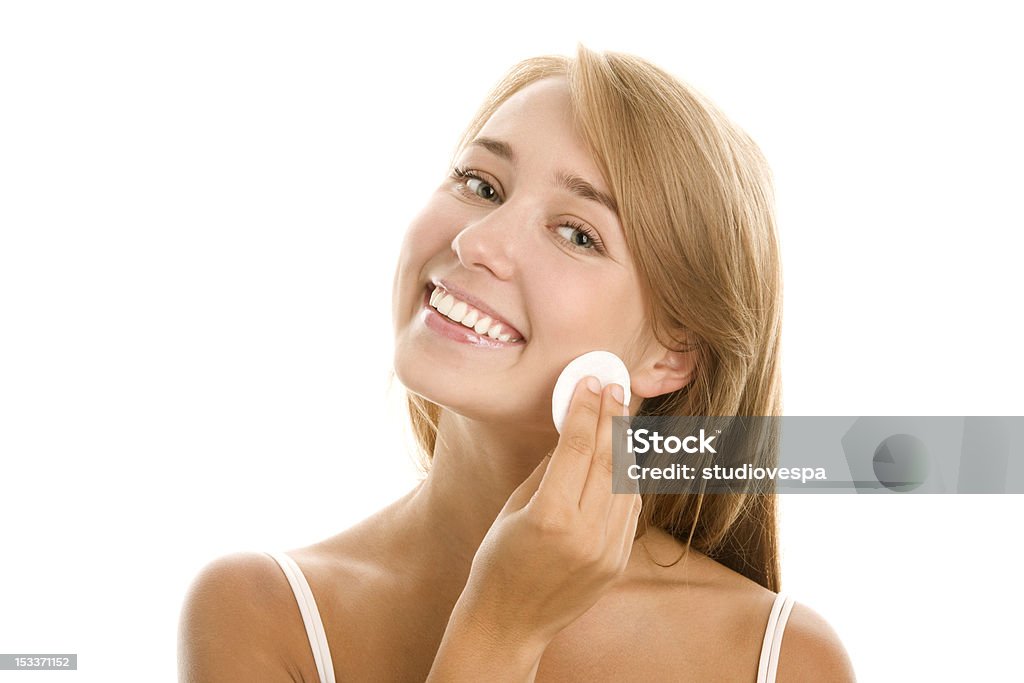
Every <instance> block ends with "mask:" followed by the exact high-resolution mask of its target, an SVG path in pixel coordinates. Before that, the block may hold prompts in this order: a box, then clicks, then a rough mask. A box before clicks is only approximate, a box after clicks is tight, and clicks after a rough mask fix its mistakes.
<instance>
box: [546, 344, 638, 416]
mask: <svg viewBox="0 0 1024 683" xmlns="http://www.w3.org/2000/svg"><path fill="white" fill-rule="evenodd" d="M588 375H593V376H594V377H597V378H598V379H599V380H600V381H601V387H602V388H603V387H606V386H608V385H609V384H619V385H621V386H622V389H623V394H624V395H625V398H626V400H625V403H626V405H627V406H628V405H629V370H627V369H626V364H625V363H623V362H622V359H621V358H619V357H618V356H616V355H615V354H614V353H612V352H611V351H591V352H590V353H585V354H583V355H582V356H578V357H577V358H574V359H573V360H572V362H570V363H569V364H568V365H566V366H565V369H564V370H562V374H560V375H559V376H558V381H557V382H555V390H554V392H553V393H552V394H551V417H552V419H553V420H554V421H555V429H557V430H558V433H559V434H561V433H562V423H563V422H565V416H566V415H567V414H568V413H569V401H571V400H572V394H573V392H574V391H575V390H576V385H577V384H579V382H580V380H581V379H583V378H584V377H586V376H588Z"/></svg>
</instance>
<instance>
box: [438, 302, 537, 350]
mask: <svg viewBox="0 0 1024 683" xmlns="http://www.w3.org/2000/svg"><path fill="white" fill-rule="evenodd" d="M432 291H433V290H432V289H430V288H429V287H428V288H427V289H426V293H425V294H424V295H423V309H422V311H421V313H420V316H421V319H422V320H423V324H424V325H426V326H427V327H429V328H430V329H432V330H434V331H435V332H437V333H438V334H440V335H442V336H444V337H448V338H449V339H451V340H452V341H457V342H459V343H461V344H468V345H470V346H476V347H479V348H486V349H514V348H515V347H517V346H523V344H525V343H526V342H525V341H520V342H515V343H509V342H503V341H498V340H497V339H492V338H491V337H488V336H487V335H486V334H484V335H480V334H477V333H476V332H474V331H473V328H472V327H466V326H465V325H463V324H462V323H457V322H455V321H453V320H451V319H449V318H448V317H447V316H444V315H441V314H440V313H438V312H437V309H435V308H434V307H433V306H431V305H430V294H431V292H432Z"/></svg>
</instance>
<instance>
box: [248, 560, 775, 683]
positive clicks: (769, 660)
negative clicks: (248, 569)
mask: <svg viewBox="0 0 1024 683" xmlns="http://www.w3.org/2000/svg"><path fill="white" fill-rule="evenodd" d="M267 555H270V556H271V557H272V558H274V559H275V560H277V563H278V564H279V565H281V569H282V570H283V571H284V575H285V576H286V577H288V583H289V584H291V587H292V592H293V593H295V601H296V602H298V603H299V612H300V613H301V614H302V623H303V624H305V625H306V636H307V637H308V638H309V646H310V648H312V650H313V661H314V662H316V670H317V673H318V674H319V676H320V683H335V680H334V664H333V663H332V662H331V650H330V648H329V647H328V645H327V636H326V635H325V634H324V624H323V621H321V619H320V610H318V609H317V606H316V600H314V599H313V592H312V591H311V590H310V589H309V583H308V582H307V581H306V577H305V576H303V574H302V570H301V569H299V565H298V564H296V563H295V560H293V559H292V558H291V557H289V556H288V555H286V554H285V553H283V552H268V553H267ZM792 609H793V598H791V597H789V595H787V594H786V593H785V592H782V593H779V594H778V595H776V596H775V602H774V603H773V604H772V611H771V614H769V616H768V626H767V627H766V628H765V631H764V640H763V641H762V643H761V659H760V661H759V663H758V666H757V683H775V671H776V669H778V666H779V650H780V649H781V647H782V634H783V632H784V631H785V629H786V622H787V621H788V620H789V613H790V612H791V611H792Z"/></svg>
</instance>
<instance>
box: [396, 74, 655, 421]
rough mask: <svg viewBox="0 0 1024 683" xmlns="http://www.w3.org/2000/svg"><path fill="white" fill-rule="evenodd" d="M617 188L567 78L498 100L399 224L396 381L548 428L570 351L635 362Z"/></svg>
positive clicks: (635, 324)
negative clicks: (574, 108)
mask: <svg viewBox="0 0 1024 683" xmlns="http://www.w3.org/2000/svg"><path fill="white" fill-rule="evenodd" d="M609 194H610V193H609V192H608V188H607V186H606V185H605V183H604V181H603V179H602V177H601V174H600V172H599V170H598V167H597V165H596V164H595V162H594V160H593V159H592V158H591V156H590V154H589V152H588V151H587V149H586V148H585V146H584V143H583V140H582V138H581V137H580V135H579V133H578V132H577V130H576V129H575V127H574V125H573V121H572V115H571V110H570V103H569V91H568V86H567V84H566V81H565V80H564V78H561V77H557V78H547V79H544V80H541V81H538V82H535V83H533V84H531V85H530V86H527V87H526V88H524V89H523V90H521V91H519V92H518V93H516V94H515V95H513V96H512V97H511V98H509V99H508V100H507V101H506V102H505V103H504V104H503V105H501V107H500V108H499V109H498V110H497V111H496V112H495V113H494V115H493V116H492V117H491V118H490V119H489V120H488V121H487V123H486V125H485V126H484V127H483V129H482V130H481V131H480V133H479V134H478V135H477V137H476V139H475V141H474V143H473V144H470V145H468V146H467V148H466V149H465V150H463V152H462V154H461V156H460V157H459V159H458V161H457V162H456V169H455V170H454V171H453V173H452V175H451V176H450V177H448V178H446V179H445V180H444V182H443V183H441V185H440V186H439V187H438V188H437V190H436V191H435V192H434V193H433V195H432V196H431V197H430V199H429V201H428V202H427V205H426V206H425V207H423V210H422V211H421V212H420V213H419V214H418V215H417V216H416V217H415V218H414V219H413V221H412V224H411V225H410V226H409V229H408V232H407V233H406V235H405V239H404V242H403V244H402V250H401V254H400V257H399V261H398V267H397V270H396V272H395V281H394V292H393V297H394V298H393V301H394V305H393V315H394V326H395V359H394V363H395V373H396V375H397V376H398V378H399V380H400V381H401V382H402V384H403V385H405V386H406V387H407V388H408V389H409V390H411V391H413V392H415V393H417V394H420V395H421V396H424V397H426V398H428V399H430V400H431V401H433V402H435V403H438V404H440V405H442V406H445V407H446V408H448V409H450V410H453V411H455V412H456V413H459V414H462V415H464V416H467V417H471V418H474V419H479V420H484V421H497V422H503V423H515V424H518V425H520V426H521V427H523V428H526V429H531V430H534V429H535V430H544V429H550V430H551V432H552V433H554V425H553V424H552V421H551V392H552V390H553V388H554V384H555V380H556V379H557V378H558V375H559V373H560V372H561V371H562V369H563V368H564V367H565V366H566V364H568V363H569V361H571V360H572V359H573V358H575V357H576V356H578V355H580V354H583V353H586V352H587V351H593V350H596V349H604V350H608V351H612V352H613V353H616V354H618V355H619V356H620V357H622V358H623V360H624V361H625V362H626V365H627V367H630V363H631V358H630V354H631V352H632V351H633V349H634V346H635V344H636V343H637V341H638V339H639V338H640V336H641V335H642V330H645V329H646V321H645V316H644V308H643V302H642V299H641V291H640V285H639V281H638V279H637V277H636V273H635V271H634V268H633V263H632V260H631V258H630V254H629V252H628V251H627V249H626V242H625V239H624V236H623V231H622V226H621V225H620V224H619V220H618V217H617V215H616V213H615V211H614V210H613V208H611V207H609V206H606V202H605V201H602V200H601V197H602V196H603V197H604V198H607V197H608V196H609ZM607 201H610V200H607ZM436 286H440V287H441V288H442V291H440V292H438V294H437V297H441V295H442V294H444V293H445V292H448V293H450V295H451V299H450V300H447V301H446V299H448V297H447V296H445V297H444V298H441V299H440V301H435V304H437V305H439V306H440V309H441V310H442V311H447V315H443V314H442V313H440V312H439V311H438V310H437V309H435V308H434V307H433V306H431V304H430V298H431V294H432V292H433V291H434V289H435V287H436ZM458 302H462V303H461V304H460V303H458ZM449 306H454V308H451V309H450V310H449ZM474 311H476V313H475V315H474ZM450 316H454V317H455V318H457V319H460V320H462V321H463V322H455V321H453V320H451V319H450ZM465 316H469V317H468V318H466V317H465ZM489 321H490V324H489ZM495 324H501V325H502V327H501V329H495V328H494V325H495ZM517 338H518V339H520V340H519V341H516V339H517ZM503 339H506V340H507V341H501V340H503Z"/></svg>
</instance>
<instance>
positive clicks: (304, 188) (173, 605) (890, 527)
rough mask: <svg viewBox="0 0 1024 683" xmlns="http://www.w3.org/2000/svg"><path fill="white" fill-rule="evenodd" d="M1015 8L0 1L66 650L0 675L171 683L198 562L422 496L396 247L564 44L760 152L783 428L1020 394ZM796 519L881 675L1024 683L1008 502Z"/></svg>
mask: <svg viewBox="0 0 1024 683" xmlns="http://www.w3.org/2000/svg"><path fill="white" fill-rule="evenodd" d="M357 4H362V5H366V3H357ZM1004 6H1007V7H1009V6H1011V4H1010V3H980V4H979V3H972V6H971V9H969V10H966V9H963V10H961V9H952V8H950V7H947V6H946V5H945V4H938V3H921V4H920V5H912V4H908V3H892V2H886V3H879V4H877V5H869V4H867V3H857V4H856V5H854V4H850V5H848V6H846V7H845V8H842V9H840V8H836V7H834V6H833V5H831V4H826V3H807V4H806V5H803V6H797V5H785V6H781V5H775V6H766V4H765V3H758V4H751V5H749V6H745V5H737V4H735V3H700V4H699V5H697V4H694V5H687V4H684V3H666V4H664V5H655V4H653V3H644V2H636V1H632V2H628V3H616V4H612V5H608V6H605V7H600V6H596V5H594V4H593V3H589V2H588V3H576V4H573V5H570V4H564V5H561V4H557V3H551V2H544V3H538V4H532V3H527V2H515V3H471V2H463V3H437V6H436V7H409V8H402V7H401V6H400V5H396V4H394V3H390V4H384V5H382V6H381V7H380V8H379V9H369V8H368V7H365V6H364V7H360V8H359V9H356V10H353V9H343V8H342V3H317V4H311V3H295V2H290V3H284V2H280V3H270V2H245V3H242V2H238V3H228V2H211V1H209V0H207V1H204V2H182V1H178V2H173V3H171V2H164V3H155V2H149V3H140V2H122V3H114V2H90V3H83V2H64V3H58V2H43V1H39V0H37V1H34V2H14V1H9V2H5V3H3V4H2V6H0V460H2V464H0V524H2V532H3V536H2V542H0V553H2V558H0V573H2V576H0V652H9V653H17V652H76V653H78V655H79V666H80V670H79V671H78V672H76V673H70V672H62V673H35V674H31V675H26V674H19V673H14V672H0V680H18V681H20V680H23V679H27V678H28V677H31V678H32V679H33V680H37V679H38V680H40V681H43V680H60V681H70V680H89V681H100V680H103V681H107V680H140V678H145V679H146V680H173V679H174V676H175V666H176V665H175V655H176V653H175V646H176V635H177V634H176V629H177V619H178V613H179V609H180V607H181V601H182V599H183V597H184V594H185V591H186V589H187V588H188V585H189V582H190V581H191V580H192V578H193V577H194V576H195V574H196V573H197V572H198V571H199V570H200V569H201V568H202V566H203V565H204V564H206V563H207V562H209V561H210V560H212V559H213V558H215V557H218V556H220V555H223V554H226V553H230V552H234V551H239V550H273V549H289V548H295V547H299V546H302V545H305V544H308V543H312V542H315V541H318V540H321V539H323V538H325V537H327V536H330V535H333V534H335V533H337V532H338V531H340V530H342V529H344V528H346V527H348V526H350V525H351V524H352V523H354V522H356V521H357V520H359V519H361V518H362V517H364V516H366V515H368V514H370V513H371V512H373V511H375V510H376V509H378V508H380V507H382V506H383V505H385V504H386V503H388V502H390V501H391V500H393V499H394V498H396V497H398V496H399V495H401V494H402V493H403V492H405V491H406V490H408V488H409V487H411V486H412V485H413V483H414V472H415V471H414V468H413V466H412V462H411V459H410V457H409V455H408V452H409V450H408V445H409V443H410V442H409V439H408V436H407V435H403V433H402V432H401V431H400V430H399V429H398V427H399V426H401V425H402V424H404V423H403V419H404V418H403V415H402V413H401V411H400V410H399V404H398V401H397V398H398V387H397V385H396V386H395V387H393V388H392V389H391V390H390V391H389V389H388V386H387V383H386V378H387V373H388V370H389V367H390V362H391V351H392V329H391V318H390V305H391V298H390V297H391V278H392V275H393V268H394V264H395V260H396V257H397V254H398V245H399V243H400V240H401V237H402V234H403V231H404V229H405V227H406V225H407V224H408V222H409V220H410V219H411V218H412V216H413V215H414V214H415V213H416V211H417V210H418V209H419V207H420V206H421V205H422V203H423V202H424V201H425V200H426V197H427V196H428V195H429V194H430V192H431V191H432V190H433V188H434V187H435V186H436V184H437V183H438V182H440V180H441V178H442V177H443V174H444V173H445V171H446V167H445V165H446V162H447V160H448V157H449V154H450V153H451V151H452V150H453V148H454V145H455V143H456V139H457V136H458V134H459V133H460V132H461V131H462V129H463V127H464V126H465V125H466V124H467V123H468V121H469V118H470V116H471V115H472V113H473V112H474V111H475V109H476V107H477V105H478V104H479V103H480V101H481V99H482V98H483V97H484V95H485V94H486V92H487V91H488V89H489V88H490V87H491V86H492V85H493V84H494V83H495V82H496V81H497V80H498V78H499V77H500V76H501V75H502V74H503V73H504V71H505V69H507V68H508V67H510V66H511V65H512V64H513V63H515V62H516V61H518V60H519V59H521V58H524V57H527V56H532V55H537V54H543V53H548V52H556V53H563V54H571V53H572V52H573V51H574V49H575V45H576V42H577V41H581V42H583V43H584V44H585V45H587V46H588V47H590V48H592V49H597V50H606V49H607V50H616V51H623V52H632V53H635V54H637V55H640V56H642V57H645V58H647V59H649V60H651V61H653V62H654V63H656V64H658V65H660V66H662V67H663V68H665V69H667V70H669V71H671V72H672V73H674V74H676V75H677V76H679V77H680V78H682V79H683V80H684V81H687V82H688V83H690V84H691V85H693V86H694V87H695V88H697V89H698V90H700V91H702V92H703V93H705V94H706V95H708V96H709V97H710V98H711V99H712V100H714V101H715V102H716V103H717V104H718V105H719V106H720V107H721V108H722V109H723V110H724V111H725V112H726V113H727V114H728V115H729V116H730V117H732V118H733V119H734V120H735V121H736V122H737V123H738V124H739V125H741V126H742V127H743V128H745V129H746V130H747V131H748V132H749V133H750V134H751V135H752V136H753V137H754V139H755V140H756V141H757V142H758V143H759V144H760V146H761V147H762V149H763V151H764V153H765V154H766V156H767V157H768V159H769V162H770V163H771V165H772V167H773V170H774V174H775V178H776V184H777V200H778V218H779V226H780V234H781V239H782V245H783V259H784V276H785V327H784V358H783V362H784V372H785V402H786V412H787V414H790V415H1012V414H1016V415H1020V414H1024V399H1022V398H1021V397H1020V395H1019V393H1018V387H1019V385H1020V383H1021V381H1022V379H1024V363H1022V361H1021V357H1020V355H1019V347H1020V337H1021V332H1022V330H1024V326H1022V324H1021V315H1020V308H1019V298H1020V297H1019V295H1020V293H1021V292H1022V291H1024V287H1022V285H1024V277H1022V275H1021V268H1020V256H1019V250H1020V247H1021V239H1020V233H1021V229H1022V227H1024V226H1022V224H1021V223H1022V221H1021V218H1020V212H1019V198H1020V188H1021V185H1022V180H1024V178H1022V172H1021V165H1020V164H1021V159H1022V158H1024V145H1022V141H1021V128H1020V121H1021V120H1024V111H1022V107H1021V103H1020V100H1019V93H1020V72H1019V65H1020V64H1021V63H1022V57H1024V55H1022V54H1021V48H1020V40H1019V24H1018V22H1016V21H1013V20H1012V18H1011V15H1010V13H1009V11H1008V10H1004V9H1003V7H1004ZM781 505H782V560H783V581H784V588H785V589H786V590H788V591H790V592H791V593H792V594H793V595H794V597H795V598H796V599H797V600H799V601H801V602H803V603H805V604H807V605H809V606H811V607H812V608H814V609H816V610H817V611H818V612H819V613H821V614H822V615H823V616H824V617H825V618H826V619H827V620H828V621H829V622H830V623H831V624H832V625H833V627H834V628H835V629H836V631H837V632H838V633H839V635H840V637H841V638H842V640H843V642H844V643H845V645H846V647H847V649H848V651H849V653H850V655H851V657H852V659H853V662H854V665H855V667H856V670H857V673H858V675H859V677H860V679H861V680H864V681H901V680H907V679H914V680H926V679H932V680H957V679H960V678H965V679H972V680H985V679H990V680H1005V679H1006V678H1007V677H1009V676H1011V675H1019V674H1017V673H1015V672H1016V670H1017V669H1018V668H1019V660H1018V658H1017V656H1018V647H1019V643H1018V641H1017V638H1018V637H1019V634H1020V615H1021V610H1022V608H1024V597H1022V589H1021V586H1020V582H1019V577H1018V574H1017V571H1015V570H1014V569H1013V568H1014V567H1015V566H1016V567H1018V570H1019V566H1020V565H1021V561H1022V559H1024V555H1022V552H1021V550H1020V547H1019V543H1018V542H1017V541H1015V540H1013V539H1015V538H1017V537H1018V532H1017V530H1016V526H1017V524H1016V522H1017V520H1019V519H1020V517H1021V512H1022V511H1024V505H1022V501H1021V498H1020V497H1019V496H995V495H992V496H967V495H959V496H952V495H949V496H854V495H847V496H817V495H787V496H783V497H782V503H781ZM141 671H145V672H146V673H145V674H141V673H139V672H141Z"/></svg>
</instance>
